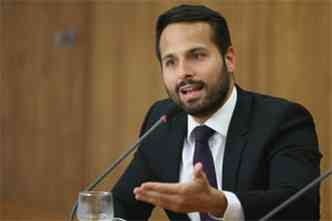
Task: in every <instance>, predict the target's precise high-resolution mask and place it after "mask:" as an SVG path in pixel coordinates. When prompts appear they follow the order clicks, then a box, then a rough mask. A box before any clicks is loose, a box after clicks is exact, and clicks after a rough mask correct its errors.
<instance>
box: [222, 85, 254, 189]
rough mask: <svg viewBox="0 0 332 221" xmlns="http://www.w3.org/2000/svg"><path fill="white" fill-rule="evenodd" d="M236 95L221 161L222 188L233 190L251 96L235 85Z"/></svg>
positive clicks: (235, 185)
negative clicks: (222, 160) (222, 161)
mask: <svg viewBox="0 0 332 221" xmlns="http://www.w3.org/2000/svg"><path fill="white" fill-rule="evenodd" d="M237 91H238V97H237V103H236V106H235V109H234V113H233V116H232V119H231V123H230V126H229V130H228V134H227V138H226V145H225V153H224V163H223V189H224V190H229V191H235V190H236V188H237V181H238V180H237V179H238V170H239V165H240V163H241V157H242V151H243V149H244V147H245V145H246V142H247V131H248V126H249V119H250V110H251V102H252V100H251V96H250V95H248V94H247V92H245V91H243V90H242V89H241V88H239V87H238V86H237Z"/></svg>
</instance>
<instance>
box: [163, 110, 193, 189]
mask: <svg viewBox="0 0 332 221" xmlns="http://www.w3.org/2000/svg"><path fill="white" fill-rule="evenodd" d="M167 130H168V131H167V133H166V134H167V137H166V139H164V140H163V141H162V142H163V143H162V144H161V146H163V148H164V150H165V151H163V153H164V155H163V156H162V158H163V159H162V160H163V161H167V162H165V163H164V164H162V165H165V166H166V167H165V168H164V169H163V172H164V174H163V175H162V177H163V180H164V181H165V182H178V181H179V172H180V163H181V158H182V149H183V144H184V139H185V136H186V135H187V115H186V114H185V113H184V112H181V113H179V114H178V115H176V116H175V117H174V118H173V119H172V120H171V121H170V122H169V127H168V129H167Z"/></svg>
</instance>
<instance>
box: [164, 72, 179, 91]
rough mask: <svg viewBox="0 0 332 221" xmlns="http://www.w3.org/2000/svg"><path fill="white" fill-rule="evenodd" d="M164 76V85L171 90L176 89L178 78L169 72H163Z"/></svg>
mask: <svg viewBox="0 0 332 221" xmlns="http://www.w3.org/2000/svg"><path fill="white" fill-rule="evenodd" d="M162 78H163V82H164V85H165V86H166V87H167V88H168V89H170V90H174V88H175V85H176V79H175V78H173V77H172V75H170V74H168V73H163V74H162Z"/></svg>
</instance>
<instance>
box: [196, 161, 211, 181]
mask: <svg viewBox="0 0 332 221" xmlns="http://www.w3.org/2000/svg"><path fill="white" fill-rule="evenodd" d="M193 180H194V181H200V182H202V181H203V182H208V181H207V176H206V174H205V172H204V170H203V164H202V163H196V164H195V165H194V170H193Z"/></svg>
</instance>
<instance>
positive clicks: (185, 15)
mask: <svg viewBox="0 0 332 221" xmlns="http://www.w3.org/2000/svg"><path fill="white" fill-rule="evenodd" d="M178 22H206V23H208V24H209V25H210V26H211V28H212V30H213V32H214V33H213V36H212V41H213V42H214V43H215V44H216V46H217V47H218V49H219V52H220V54H221V55H222V56H224V55H225V53H226V52H227V49H228V47H229V46H231V45H232V43H231V37H230V33H229V30H228V26H227V22H226V19H225V18H224V17H223V16H222V15H221V14H220V13H218V12H216V11H213V10H212V9H210V8H208V7H206V6H203V5H179V6H176V7H174V8H171V9H169V10H167V11H166V12H165V13H163V14H161V15H160V16H159V18H158V20H157V24H156V54H157V57H158V59H159V61H161V54H160V45H159V43H160V36H161V34H162V32H163V30H164V29H165V28H166V27H167V26H168V25H170V24H173V23H178Z"/></svg>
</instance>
